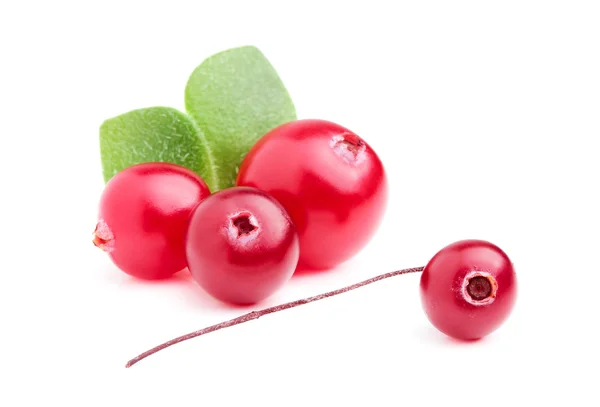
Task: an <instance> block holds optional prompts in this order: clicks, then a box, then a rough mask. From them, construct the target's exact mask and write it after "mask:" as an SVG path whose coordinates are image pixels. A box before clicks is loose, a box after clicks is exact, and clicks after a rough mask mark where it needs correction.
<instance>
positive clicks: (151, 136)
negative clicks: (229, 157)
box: [100, 106, 217, 191]
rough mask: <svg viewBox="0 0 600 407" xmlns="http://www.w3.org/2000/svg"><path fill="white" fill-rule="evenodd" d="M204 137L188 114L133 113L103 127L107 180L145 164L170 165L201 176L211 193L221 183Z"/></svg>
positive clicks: (162, 110) (154, 110)
mask: <svg viewBox="0 0 600 407" xmlns="http://www.w3.org/2000/svg"><path fill="white" fill-rule="evenodd" d="M203 138H204V135H203V134H202V131H201V130H200V129H199V128H198V126H197V125H196V123H194V121H193V120H192V119H191V118H190V117H189V116H188V115H186V114H185V113H182V112H180V111H179V110H176V109H173V108H170V107H161V106H157V107H148V108H144V109H138V110H132V111H130V112H127V113H124V114H122V115H119V116H116V117H113V118H111V119H108V120H106V121H105V122H104V123H102V125H101V126H100V155H101V158H102V171H103V175H104V181H106V182H108V180H110V179H111V178H112V177H113V176H114V175H115V174H116V173H117V172H119V171H121V170H123V169H125V168H127V167H129V166H132V165H134V164H139V163H142V162H152V161H160V162H170V163H173V164H179V165H181V166H184V167H187V168H189V169H190V170H192V171H194V172H196V173H198V174H199V175H200V176H201V177H202V179H204V181H205V182H206V183H207V184H208V186H209V188H211V191H212V190H213V188H214V187H215V186H216V184H217V174H216V172H215V167H214V165H213V161H212V160H213V156H212V154H211V153H210V151H209V147H208V146H207V144H206V143H205V142H204V141H203Z"/></svg>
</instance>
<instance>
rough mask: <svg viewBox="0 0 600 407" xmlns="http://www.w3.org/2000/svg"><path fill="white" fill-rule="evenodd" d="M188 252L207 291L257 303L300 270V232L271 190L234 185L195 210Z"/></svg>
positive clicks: (238, 301) (228, 299)
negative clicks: (296, 269) (298, 266)
mask: <svg viewBox="0 0 600 407" xmlns="http://www.w3.org/2000/svg"><path fill="white" fill-rule="evenodd" d="M186 254H187V262H188V268H189V270H190V272H191V274H192V276H193V277H194V280H196V282H197V283H198V285H200V286H201V287H202V288H203V289H204V290H205V291H206V292H208V293H209V294H210V295H212V296H213V297H215V298H217V299H219V300H221V301H224V302H229V303H234V304H252V303H257V302H259V301H262V300H264V299H265V298H267V297H269V296H270V295H271V294H273V293H274V292H275V291H277V290H278V289H279V288H280V287H281V286H282V285H283V284H284V283H285V282H286V281H288V280H289V279H290V277H291V276H292V274H293V273H294V270H295V268H296V265H297V263H298V254H299V245H298V234H297V233H296V228H295V226H294V224H293V222H292V221H291V219H290V217H289V215H288V214H287V212H286V211H285V209H284V208H283V206H281V204H280V203H279V202H277V201H276V200H275V199H273V198H272V197H271V196H269V195H268V194H267V193H265V192H263V191H260V190H258V189H255V188H248V187H233V188H229V189H224V190H221V191H219V192H217V193H215V194H213V195H211V196H210V197H208V198H206V199H205V200H204V201H203V202H202V203H201V204H200V205H198V207H197V208H196V209H195V210H194V212H193V214H192V216H191V218H190V222H189V225H188V230H187V235H186Z"/></svg>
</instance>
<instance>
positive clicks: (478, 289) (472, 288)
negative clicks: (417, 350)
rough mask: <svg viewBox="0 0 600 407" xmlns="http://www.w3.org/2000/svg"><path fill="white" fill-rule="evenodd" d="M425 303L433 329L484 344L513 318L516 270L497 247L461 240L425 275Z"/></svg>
mask: <svg viewBox="0 0 600 407" xmlns="http://www.w3.org/2000/svg"><path fill="white" fill-rule="evenodd" d="M420 291H421V300H422V304H423V308H424V309H425V313H426V314H427V317H428V318H429V320H430V321H431V323H432V324H433V325H434V326H435V327H436V328H437V329H439V330H440V331H441V332H443V333H445V334H447V335H449V336H451V337H454V338H457V339H462V340H473V339H479V338H482V337H484V336H486V335H488V334H490V333H491V332H493V331H494V330H496V329H497V328H498V327H500V325H502V323H503V322H504V321H505V320H506V319H507V318H508V316H509V315H510V313H511V311H512V309H513V307H514V304H515V301H516V297H517V277H516V274H515V271H514V269H513V265H512V263H511V261H510V259H509V258H508V256H507V255H506V253H504V252H503V251H502V250H501V249H500V248H499V247H497V246H496V245H494V244H492V243H490V242H486V241H483V240H463V241H459V242H455V243H453V244H450V245H448V246H446V247H444V248H443V249H442V250H440V251H439V252H438V253H437V254H436V255H435V256H434V257H433V258H432V259H431V260H430V261H429V263H428V264H427V265H426V266H425V269H424V271H423V274H422V275H421V284H420Z"/></svg>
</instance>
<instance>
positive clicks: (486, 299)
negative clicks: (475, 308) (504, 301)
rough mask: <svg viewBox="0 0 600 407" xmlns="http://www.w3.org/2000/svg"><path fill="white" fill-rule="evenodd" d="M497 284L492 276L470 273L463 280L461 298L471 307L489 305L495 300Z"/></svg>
mask: <svg viewBox="0 0 600 407" xmlns="http://www.w3.org/2000/svg"><path fill="white" fill-rule="evenodd" d="M496 290H498V283H497V282H496V279H495V278H494V276H493V275H491V274H490V273H485V272H481V271H472V272H470V273H468V274H467V275H466V276H465V278H464V279H463V298H464V299H465V301H467V302H468V303H469V304H472V305H487V304H491V303H492V302H493V301H494V298H496Z"/></svg>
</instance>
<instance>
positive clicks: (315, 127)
mask: <svg viewBox="0 0 600 407" xmlns="http://www.w3.org/2000/svg"><path fill="white" fill-rule="evenodd" d="M237 185H246V186H251V187H256V188H259V189H261V190H263V191H266V192H268V193H269V194H271V195H272V196H273V197H275V198H276V199H277V200H278V201H279V202H281V204H282V205H283V206H284V207H285V208H286V210H287V211H288V213H289V214H290V216H291V218H292V220H293V221H294V223H295V224H296V227H297V229H298V234H299V237H300V264H301V265H302V266H303V267H305V268H311V269H326V268H331V267H334V266H336V265H338V264H339V263H341V262H343V261H345V260H348V259H349V258H351V257H352V256H354V255H355V254H356V253H357V252H358V251H359V250H360V249H362V248H363V247H364V246H365V245H366V244H367V243H368V242H369V240H370V239H371V237H372V236H373V234H374V233H375V231H376V229H377V228H378V226H379V223H380V222H381V219H382V217H383V214H384V211H385V206H386V201H387V179H386V175H385V171H384V167H383V165H382V163H381V161H380V159H379V158H378V156H377V155H376V154H375V152H374V151H373V150H372V149H371V147H369V145H368V144H367V143H366V142H365V141H364V140H362V139H361V138H359V137H358V136H357V135H356V134H354V133H353V132H351V131H350V130H348V129H346V128H344V127H342V126H340V125H338V124H335V123H331V122H328V121H324V120H297V121H293V122H290V123H287V124H283V125H281V126H279V127H277V128H275V129H273V130H272V131H270V132H269V133H267V134H266V135H265V136H263V137H262V138H261V139H260V140H259V141H258V142H257V143H256V144H255V145H254V146H253V147H252V149H251V150H250V151H249V153H248V154H247V155H246V157H245V159H244V161H243V162H242V164H241V166H240V171H239V174H238V178H237Z"/></svg>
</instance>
